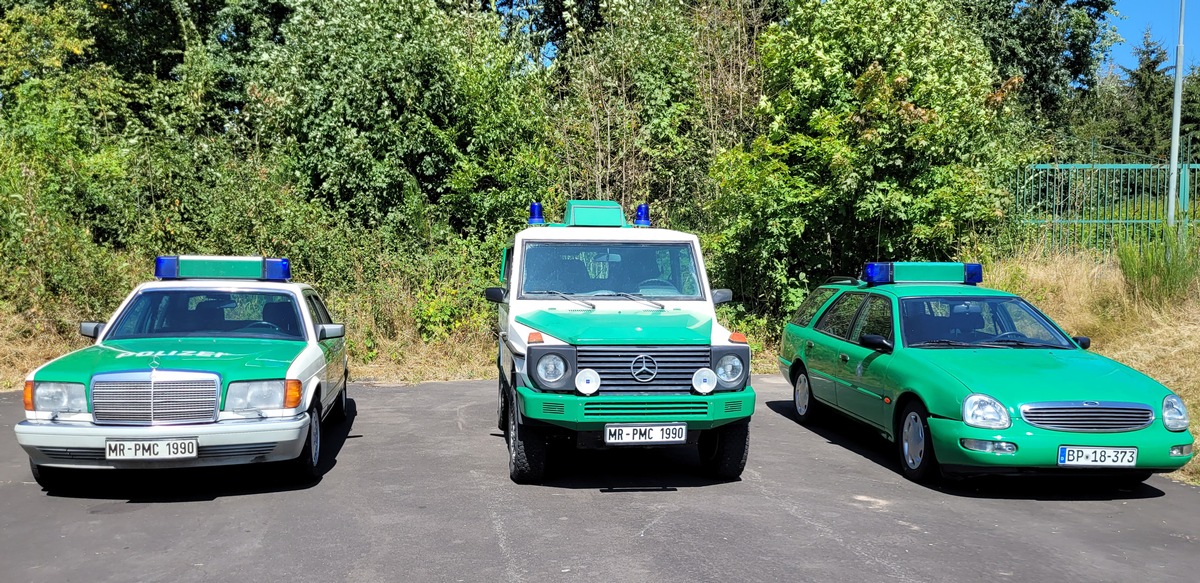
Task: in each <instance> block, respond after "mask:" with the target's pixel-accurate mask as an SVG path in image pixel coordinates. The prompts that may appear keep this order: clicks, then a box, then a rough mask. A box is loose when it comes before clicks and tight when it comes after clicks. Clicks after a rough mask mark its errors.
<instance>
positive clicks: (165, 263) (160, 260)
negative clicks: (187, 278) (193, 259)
mask: <svg viewBox="0 0 1200 583" xmlns="http://www.w3.org/2000/svg"><path fill="white" fill-rule="evenodd" d="M154 277H157V278H158V279H175V278H177V277H179V256H177V255H169V256H168V255H159V256H158V257H155V258H154Z"/></svg>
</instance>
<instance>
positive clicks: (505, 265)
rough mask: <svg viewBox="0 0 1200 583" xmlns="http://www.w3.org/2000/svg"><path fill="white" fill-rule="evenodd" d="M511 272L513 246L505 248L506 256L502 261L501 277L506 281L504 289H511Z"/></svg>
mask: <svg viewBox="0 0 1200 583" xmlns="http://www.w3.org/2000/svg"><path fill="white" fill-rule="evenodd" d="M510 274H512V247H508V248H506V249H505V250H504V258H503V259H502V260H501V261H500V279H501V280H503V281H504V289H510V288H509V276H510Z"/></svg>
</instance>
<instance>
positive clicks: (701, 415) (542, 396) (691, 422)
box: [517, 386, 754, 431]
mask: <svg viewBox="0 0 1200 583" xmlns="http://www.w3.org/2000/svg"><path fill="white" fill-rule="evenodd" d="M517 402H518V403H519V406H520V411H521V417H522V418H524V419H534V420H537V421H541V422H544V423H549V424H551V425H556V426H558V427H563V428H566V429H570V430H573V431H599V430H602V429H604V426H605V424H608V423H674V422H680V421H683V422H686V423H687V425H688V429H689V430H704V429H712V428H714V427H720V426H721V425H725V424H727V423H731V422H733V421H737V420H739V419H747V418H749V417H750V416H751V415H753V414H754V389H753V388H751V387H749V386H747V387H746V388H745V389H743V390H741V391H731V392H719V393H712V394H710V395H692V394H671V395H594V396H591V397H583V396H580V395H572V394H562V393H543V392H539V391H535V390H533V389H531V388H529V387H524V386H519V387H517Z"/></svg>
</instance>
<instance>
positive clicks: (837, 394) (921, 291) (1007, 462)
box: [778, 282, 1193, 473]
mask: <svg viewBox="0 0 1200 583" xmlns="http://www.w3.org/2000/svg"><path fill="white" fill-rule="evenodd" d="M818 290H825V291H823V293H822V295H821V296H818V297H817V298H816V300H815V301H817V302H819V305H817V306H815V307H810V308H809V309H810V310H813V314H812V316H811V318H809V319H808V320H807V321H803V318H802V317H801V316H800V315H799V314H797V316H796V317H795V318H793V321H792V322H789V323H787V324H786V325H785V327H784V330H783V338H782V340H781V343H780V354H779V359H778V360H779V367H780V372H781V374H783V375H784V376H785V378H786V379H787V380H788V381H789V383H794V381H795V378H796V376H797V374H798V373H799V372H800V371H805V372H807V373H808V375H809V378H810V383H811V390H812V397H813V398H815V399H817V400H818V401H819V402H820V403H821V404H823V405H826V406H829V407H831V408H833V409H835V410H837V411H838V412H840V413H843V414H845V415H846V416H848V417H851V418H854V419H857V420H859V421H861V422H864V423H866V424H869V425H870V426H872V427H874V428H875V429H877V430H878V431H879V432H880V433H881V434H882V435H883V436H884V437H886V438H887V439H889V440H891V441H896V440H897V435H896V433H897V431H898V427H899V421H900V419H899V417H900V413H901V411H902V410H903V408H904V406H905V405H906V404H907V403H909V402H910V400H911V399H918V400H920V401H921V403H922V404H924V406H925V408H926V410H927V411H928V413H929V415H928V426H929V431H930V433H931V438H932V439H931V441H932V446H933V449H934V452H935V453H936V456H937V459H938V462H939V463H940V464H942V465H943V466H944V467H949V468H952V469H953V470H954V471H961V472H963V473H976V472H978V473H1010V471H1011V473H1019V472H1025V471H1034V472H1036V471H1038V470H1050V469H1062V470H1074V469H1076V468H1060V466H1059V463H1058V457H1059V448H1060V447H1061V446H1078V447H1121V448H1136V449H1137V463H1136V466H1135V467H1119V468H1115V467H1114V466H1107V467H1104V468H1085V469H1087V470H1093V469H1114V468H1115V469H1118V470H1130V469H1132V470H1141V471H1153V472H1166V471H1173V470H1175V469H1178V468H1179V467H1181V466H1183V465H1184V464H1186V463H1187V462H1188V461H1189V460H1190V459H1191V458H1192V454H1191V453H1190V448H1189V450H1188V453H1187V454H1186V455H1170V450H1171V448H1172V447H1175V446H1190V445H1191V444H1192V442H1193V438H1192V435H1191V433H1190V431H1188V430H1184V431H1172V430H1169V429H1167V427H1166V426H1165V425H1164V422H1163V420H1162V418H1161V417H1162V408H1163V400H1164V399H1165V398H1166V397H1167V396H1168V395H1171V394H1172V393H1171V391H1170V390H1169V389H1167V388H1166V387H1164V386H1163V385H1161V384H1159V383H1158V382H1157V381H1155V380H1153V379H1151V378H1150V377H1148V376H1146V375H1144V374H1142V373H1140V372H1138V371H1136V370H1134V369H1132V368H1130V367H1128V366H1125V365H1123V364H1121V363H1119V362H1116V361H1114V360H1111V359H1109V358H1106V357H1104V356H1101V355H1098V354H1095V353H1092V352H1088V351H1087V350H1084V349H1083V348H1081V347H1080V346H1079V345H1078V344H1077V343H1076V342H1075V341H1074V340H1073V339H1072V340H1071V341H1070V345H1069V346H1065V347H1062V348H1035V347H1019V348H1018V347H980V348H970V347H954V348H949V347H910V346H906V345H905V338H904V334H905V331H904V329H903V326H902V322H901V314H902V310H901V308H900V302H901V301H902V300H904V299H906V298H963V299H964V300H966V299H970V298H977V299H983V298H1017V296H1015V295H1013V294H1010V293H1007V292H1003V291H998V290H993V289H987V288H983V287H976V286H974V285H967V284H963V283H884V284H875V285H872V284H866V283H861V282H860V283H858V284H849V283H844V284H834V285H825V286H821V287H820V288H818ZM814 293H816V291H814ZM847 293H859V294H865V295H867V296H876V297H878V298H880V301H886V302H889V303H890V305H891V311H892V322H891V325H892V330H894V332H895V336H894V337H893V342H892V343H893V347H892V348H891V350H890V352H889V351H887V350H876V349H872V348H866V347H864V346H861V345H860V344H858V343H855V342H851V341H849V340H846V339H844V338H841V337H836V336H832V335H830V334H827V333H824V332H821V331H818V330H817V329H816V326H817V323H818V322H819V321H820V319H821V317H822V316H823V315H825V314H826V312H827V311H830V310H831V309H833V307H834V303H835V302H836V301H837V299H838V298H839V297H841V296H842V295H844V294H847ZM825 296H827V297H825ZM822 298H824V300H823V301H820V300H821V299H822ZM802 309H803V307H802ZM1041 316H1042V317H1044V318H1045V316H1044V315H1041ZM797 319H799V320H800V321H797ZM1045 324H1047V325H1048V326H1052V327H1054V328H1055V329H1057V330H1059V331H1060V332H1061V331H1062V330H1061V328H1059V327H1057V325H1056V324H1054V323H1053V322H1052V321H1051V320H1050V319H1049V318H1045ZM1064 336H1066V334H1065V333H1064ZM832 354H836V355H845V357H846V358H845V359H844V360H842V361H841V362H839V361H838V359H836V358H831V357H830V356H829V355H832ZM818 371H820V372H818ZM976 393H978V394H984V395H987V396H989V397H992V398H994V399H995V400H997V401H999V402H1000V404H1001V405H1002V406H1003V407H1004V409H1005V410H1006V411H1007V413H1008V417H1009V419H1010V420H1011V425H1010V426H1009V427H1007V428H1005V429H984V428H979V427H973V426H968V425H967V424H966V423H964V422H963V402H964V400H965V399H966V398H967V397H968V396H969V395H971V394H976ZM1084 402H1086V403H1088V404H1092V403H1134V404H1138V405H1140V406H1143V407H1145V408H1149V409H1150V410H1151V411H1152V412H1153V420H1152V421H1151V422H1150V423H1149V424H1148V425H1146V426H1145V427H1141V428H1137V429H1132V430H1121V431H1111V432H1103V431H1073V430H1062V429H1047V428H1043V427H1039V426H1036V425H1034V424H1031V423H1029V422H1027V421H1026V419H1025V418H1024V416H1023V415H1022V407H1023V406H1026V405H1029V404H1046V403H1084ZM964 439H974V440H984V441H992V442H1009V443H1012V444H1015V445H1016V451H1015V453H1004V454H998V453H991V452H983V451H976V450H972V449H967V448H966V447H964V446H963V443H962V440H964Z"/></svg>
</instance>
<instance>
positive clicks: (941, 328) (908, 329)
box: [900, 297, 1072, 348]
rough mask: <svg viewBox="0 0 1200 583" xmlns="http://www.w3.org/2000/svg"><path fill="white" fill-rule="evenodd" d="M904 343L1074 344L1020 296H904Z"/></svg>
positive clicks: (976, 345)
mask: <svg viewBox="0 0 1200 583" xmlns="http://www.w3.org/2000/svg"><path fill="white" fill-rule="evenodd" d="M900 323H901V328H902V330H903V334H904V345H905V346H915V347H920V348H955V347H970V348H980V347H982V348H996V347H1005V348H1007V347H1012V348H1042V347H1050V348H1070V347H1071V346H1072V344H1071V341H1070V339H1068V338H1067V337H1066V336H1064V335H1063V334H1062V332H1060V331H1059V330H1058V328H1056V327H1055V326H1054V325H1053V324H1052V323H1050V320H1049V319H1048V318H1046V317H1045V316H1043V315H1042V313H1041V312H1039V311H1037V309H1036V308H1034V307H1033V306H1031V305H1029V303H1028V302H1026V301H1025V300H1022V299H1021V298H1014V297H982V298H965V297H943V298H905V299H901V300H900Z"/></svg>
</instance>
